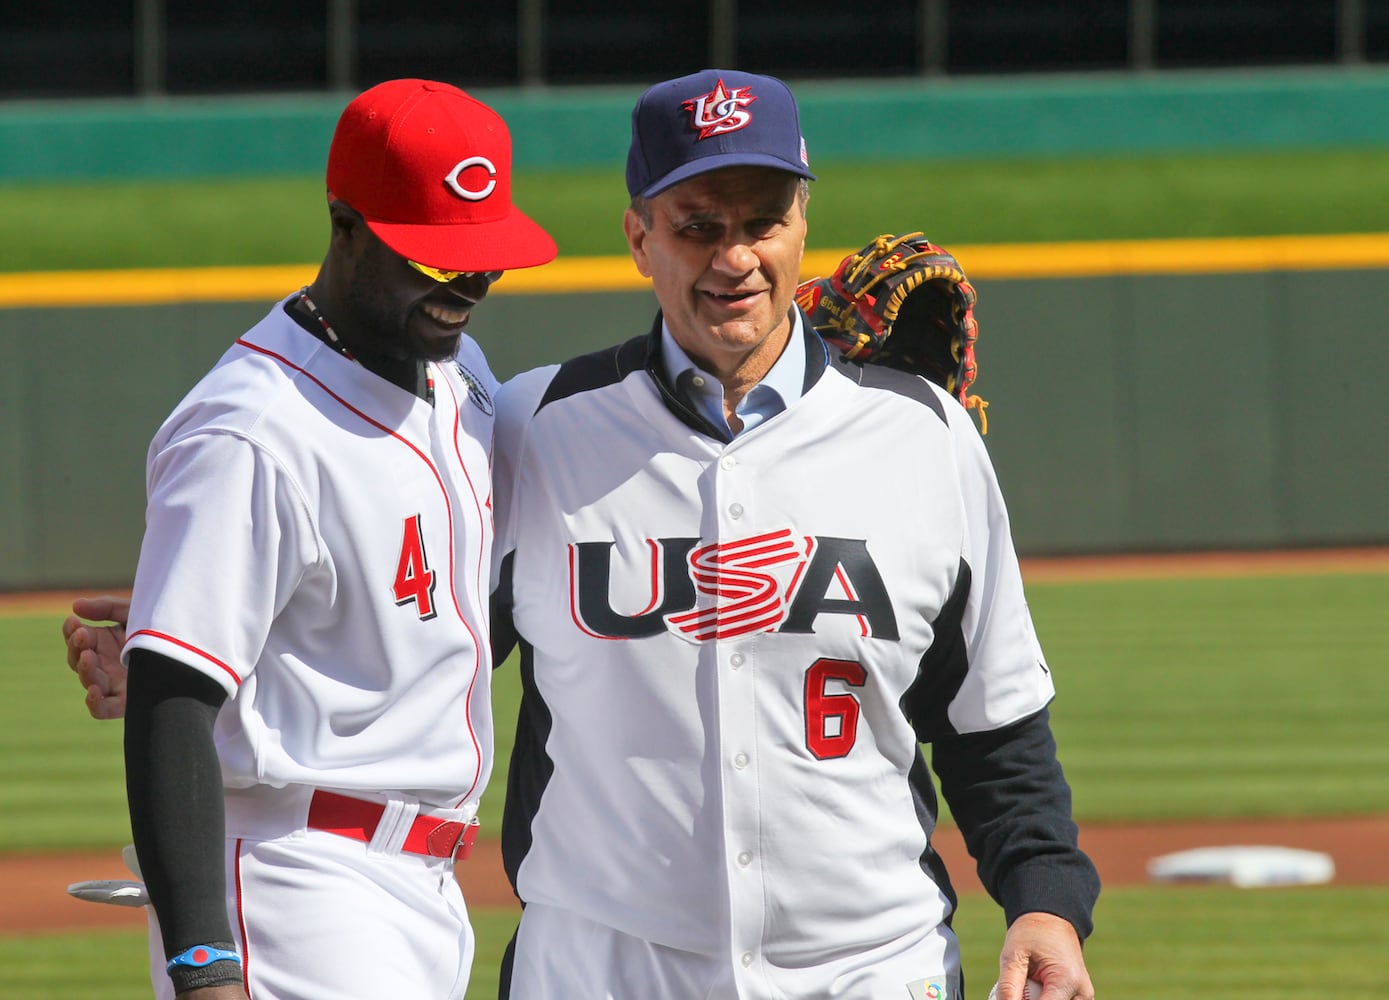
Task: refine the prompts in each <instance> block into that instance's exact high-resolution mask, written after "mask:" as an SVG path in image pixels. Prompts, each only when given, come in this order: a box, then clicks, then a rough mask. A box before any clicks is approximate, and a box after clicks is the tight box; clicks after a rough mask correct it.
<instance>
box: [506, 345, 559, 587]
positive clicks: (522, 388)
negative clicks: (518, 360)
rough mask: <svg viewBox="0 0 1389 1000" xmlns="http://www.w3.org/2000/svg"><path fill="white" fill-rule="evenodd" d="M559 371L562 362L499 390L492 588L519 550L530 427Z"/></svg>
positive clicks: (519, 376) (521, 375)
mask: <svg viewBox="0 0 1389 1000" xmlns="http://www.w3.org/2000/svg"><path fill="white" fill-rule="evenodd" d="M557 371H559V366H558V365H547V366H545V367H543V368H535V369H532V370H531V371H528V372H522V373H521V374H520V375H517V376H515V377H514V378H511V379H509V380H507V381H506V382H504V383H503V384H502V387H501V389H500V390H498V392H497V420H496V425H495V429H494V432H493V433H494V437H493V443H492V516H493V519H494V522H495V524H496V539H495V541H494V542H493V544H492V586H491V589H492V590H496V589H497V584H498V582H499V579H500V572H501V567H502V563H503V562H504V561H505V560H506V557H507V556H509V555H510V554H511V553H512V552H513V551H515V549H516V532H517V527H518V522H519V521H520V520H521V514H520V512H519V510H518V497H519V495H520V492H521V475H522V472H521V470H522V464H523V456H524V449H525V437H526V428H527V427H529V426H530V422H531V418H532V417H534V416H535V411H536V409H537V408H538V407H539V406H540V401H541V400H542V399H543V398H544V396H545V391H546V390H547V389H548V388H549V386H550V380H551V379H553V378H554V376H555V373H556V372H557Z"/></svg>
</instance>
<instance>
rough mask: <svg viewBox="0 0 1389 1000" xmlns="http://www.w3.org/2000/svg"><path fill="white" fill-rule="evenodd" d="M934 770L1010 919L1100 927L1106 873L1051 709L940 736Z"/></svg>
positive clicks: (1085, 930) (1082, 929)
mask: <svg viewBox="0 0 1389 1000" xmlns="http://www.w3.org/2000/svg"><path fill="white" fill-rule="evenodd" d="M932 769H933V770H934V771H935V772H936V775H937V776H938V777H939V778H940V785H941V794H942V795H943V796H944V797H945V800H946V801H947V802H948V803H950V811H951V814H952V815H953V816H954V818H955V822H956V823H957V824H958V825H959V827H960V832H961V833H962V834H963V835H964V839H965V845H966V846H967V847H968V848H969V853H970V855H971V856H972V857H973V858H974V859H975V861H976V863H977V866H978V872H979V880H980V881H981V882H982V883H983V884H984V888H986V889H987V890H988V891H989V894H990V895H991V896H993V898H994V900H995V901H996V902H997V903H998V904H999V905H1000V906H1002V907H1003V911H1004V915H1005V917H1006V919H1007V921H1008V923H1009V924H1011V923H1012V922H1013V921H1014V920H1016V919H1017V918H1018V917H1020V916H1021V915H1022V914H1024V913H1037V912H1041V913H1052V914H1055V915H1056V916H1058V917H1063V918H1065V919H1066V920H1069V921H1070V922H1071V924H1072V926H1074V927H1075V929H1076V933H1077V934H1078V935H1079V936H1080V939H1081V940H1082V941H1084V940H1085V939H1086V938H1087V937H1089V935H1090V932H1091V931H1092V930H1093V929H1094V922H1093V913H1094V908H1095V901H1096V899H1098V897H1099V893H1100V877H1099V873H1098V872H1096V871H1095V866H1094V864H1093V863H1092V862H1091V861H1090V859H1089V857H1087V856H1086V855H1085V853H1084V852H1083V851H1081V849H1080V847H1079V846H1078V843H1077V837H1078V830H1077V829H1076V825H1075V823H1074V821H1073V820H1072V819H1071V787H1070V785H1069V784H1067V782H1066V777H1065V775H1064V774H1063V773H1062V770H1061V764H1060V762H1059V761H1058V760H1057V756H1056V741H1055V739H1054V737H1053V736H1052V732H1051V721H1050V715H1049V713H1048V711H1047V710H1046V709H1043V710H1042V711H1040V712H1038V713H1037V714H1036V715H1032V716H1029V717H1028V718H1026V719H1023V720H1022V721H1021V722H1017V723H1014V724H1013V725H1011V726H1006V727H1004V728H1003V729H998V730H994V731H992V732H986V733H971V734H969V735H964V736H954V737H951V738H948V739H941V740H938V741H937V742H936V743H934V744H933V745H932Z"/></svg>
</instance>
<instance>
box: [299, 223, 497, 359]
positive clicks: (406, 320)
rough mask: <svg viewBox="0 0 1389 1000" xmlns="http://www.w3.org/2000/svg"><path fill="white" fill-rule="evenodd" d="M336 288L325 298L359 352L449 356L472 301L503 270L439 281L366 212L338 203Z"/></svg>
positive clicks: (337, 324) (341, 330)
mask: <svg viewBox="0 0 1389 1000" xmlns="http://www.w3.org/2000/svg"><path fill="white" fill-rule="evenodd" d="M331 212H332V222H333V243H332V247H331V250H330V254H331V255H332V257H333V259H334V262H335V265H336V266H335V267H334V268H333V271H334V274H335V277H337V278H338V279H339V280H337V281H335V282H334V287H335V289H336V292H337V294H336V295H334V296H333V299H334V301H333V303H332V305H331V306H330V305H329V304H327V303H324V306H323V308H324V311H325V313H327V315H328V317H329V319H330V321H331V322H332V323H333V324H334V328H335V329H336V330H337V331H338V333H339V335H340V336H341V337H342V338H343V340H344V341H345V342H346V344H347V346H348V348H349V349H350V350H351V351H352V352H353V353H354V354H356V355H357V356H358V357H359V358H363V359H369V358H371V357H373V356H374V357H378V358H383V359H389V360H394V361H405V360H422V361H446V360H448V359H449V358H451V357H453V356H454V355H455V354H456V353H457V352H458V342H459V339H460V337H461V336H462V334H463V330H464V328H465V327H466V326H467V324H468V319H469V317H470V316H471V314H472V310H473V307H474V306H476V305H477V304H478V303H479V302H481V301H482V300H483V299H484V298H486V297H487V290H488V287H489V285H490V284H491V282H492V281H493V280H496V279H495V275H496V272H492V273H491V274H484V273H481V272H469V273H466V274H461V275H459V276H457V277H455V278H453V279H452V280H450V281H447V282H439V281H436V280H434V278H432V277H430V276H429V275H427V274H425V273H422V272H421V271H419V270H417V269H416V268H414V267H411V266H410V262H409V261H407V260H406V259H405V258H404V257H402V256H400V255H399V254H398V253H396V252H395V251H394V250H392V249H391V248H390V247H388V246H386V244H385V243H383V242H382V241H381V240H380V238H378V237H377V236H376V235H375V234H374V233H372V232H371V230H370V229H369V228H368V227H367V225H366V223H365V222H364V220H363V219H362V217H361V216H360V215H358V214H357V213H356V212H355V211H353V210H352V209H351V208H349V207H348V206H347V205H345V204H343V203H341V202H337V203H334V205H333V206H332V209H331Z"/></svg>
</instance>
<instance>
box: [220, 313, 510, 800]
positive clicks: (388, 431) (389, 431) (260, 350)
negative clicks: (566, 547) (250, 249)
mask: <svg viewBox="0 0 1389 1000" xmlns="http://www.w3.org/2000/svg"><path fill="white" fill-rule="evenodd" d="M236 342H237V344H238V345H239V346H241V347H244V348H246V349H247V350H250V351H255V352H256V353H257V354H263V355H265V356H266V357H267V358H273V359H274V360H276V361H278V362H279V363H280V364H282V365H284V366H285V367H286V368H289V369H290V370H291V371H296V372H298V373H299V374H300V375H303V376H304V377H305V378H306V379H308V380H309V381H310V382H312V383H313V384H314V385H316V386H318V387H319V388H320V389H322V390H323V391H324V393H326V394H327V395H328V396H329V398H331V399H333V400H334V401H335V402H337V403H338V404H339V405H340V406H342V408H343V409H345V410H347V411H348V412H349V413H352V414H353V415H355V416H357V417H359V418H361V419H362V420H364V421H366V422H367V423H368V424H370V425H371V426H373V427H375V428H376V429H377V430H379V431H381V433H383V434H385V435H387V436H388V437H391V438H394V439H395V440H396V441H399V442H400V443H401V444H403V445H405V447H407V448H409V449H410V450H411V451H413V452H414V453H415V454H416V455H417V456H418V457H419V459H420V461H422V462H423V463H424V464H425V465H426V466H428V468H429V471H430V472H432V473H433V474H434V481H435V482H436V483H438V484H439V492H440V493H442V494H443V495H444V500H445V503H444V510H445V511H447V512H448V522H449V581H450V586H449V590H450V591H451V592H453V608H454V610H455V611H456V612H457V613H458V619H459V621H461V622H462V623H463V627H464V628H465V629H467V630H468V634H469V635H470V636H472V638H473V649H475V650H477V658H476V659H475V660H474V662H473V680H472V681H471V682H470V683H469V684H468V695H469V697H468V704H467V706H466V708H467V713H468V736H469V738H470V739H471V740H472V741H473V749H474V751H476V752H474V754H473V757H474V759H475V760H476V761H477V768H476V770H474V772H473V783H472V786H471V787H470V788H469V789H468V792H467V794H466V795H465V796H464V797H463V799H460V801H467V798H468V797H469V796H471V795H472V793H473V791H474V790H475V789H476V788H477V784H478V782H479V781H480V780H481V778H482V754H481V752H480V745H479V743H478V738H477V730H476V729H475V728H474V726H473V704H472V697H471V696H472V689H473V684H475V683H476V682H477V676H478V671H479V670H480V669H481V667H482V646H481V645H480V644H479V643H478V637H477V633H476V632H474V631H473V627H472V625H471V624H469V622H468V619H467V618H465V617H464V616H463V609H462V608H460V607H459V606H458V593H457V589H456V588H455V587H453V586H452V581H453V579H454V577H453V551H454V548H455V545H454V534H455V533H454V528H453V505H452V504H451V503H448V502H447V501H448V495H449V494H448V489H447V488H445V486H444V479H443V477H442V476H441V475H439V470H438V468H436V467H435V465H434V463H433V462H432V461H430V458H429V456H428V455H426V454H425V453H424V452H422V451H420V450H419V449H418V448H416V447H415V445H414V444H413V443H411V442H410V441H407V440H406V439H405V438H404V437H402V436H401V435H400V434H399V433H397V432H396V431H395V430H394V429H393V428H390V427H387V426H386V425H385V424H383V423H381V422H380V421H379V420H376V419H374V418H373V417H370V416H368V415H367V414H365V413H363V412H362V411H361V410H359V409H357V407H355V406H353V405H352V404H351V403H349V402H348V401H347V400H345V399H343V398H342V397H341V396H339V395H338V394H337V393H336V392H334V391H333V390H332V389H329V388H328V387H327V386H326V385H324V384H323V381H322V380H321V379H319V378H317V377H316V376H314V375H311V374H310V373H309V372H307V371H305V370H304V369H303V368H301V367H300V366H299V365H297V364H295V363H294V362H293V361H290V360H289V359H288V358H286V357H285V356H284V355H282V354H278V353H276V352H275V351H272V350H270V349H268V348H265V347H261V346H260V345H258V344H253V343H251V342H250V341H249V340H247V339H246V338H244V337H241V338H238V339H237V341H236ZM445 384H446V385H447V384H448V380H447V379H446V380H445ZM450 391H452V390H450ZM457 403H458V400H457V398H455V399H454V414H455V416H454V420H455V442H454V447H455V449H456V448H457V440H456V438H457V434H456V429H457V424H456V422H457V420H458V417H457V413H458V406H457ZM460 461H461V456H460ZM474 499H475V500H476V489H474Z"/></svg>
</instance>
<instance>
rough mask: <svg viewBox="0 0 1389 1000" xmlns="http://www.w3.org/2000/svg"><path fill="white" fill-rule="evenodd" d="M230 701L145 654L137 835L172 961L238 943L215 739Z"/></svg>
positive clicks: (135, 717) (133, 785) (136, 745)
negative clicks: (230, 908)
mask: <svg viewBox="0 0 1389 1000" xmlns="http://www.w3.org/2000/svg"><path fill="white" fill-rule="evenodd" d="M224 701H226V692H225V691H223V690H222V688H221V687H220V686H219V685H218V684H217V682H216V681H214V680H212V679H211V678H210V677H207V676H206V675H204V674H202V673H200V672H199V671H197V670H195V669H193V668H192V667H190V666H188V665H187V664H184V663H180V662H179V661H177V660H173V659H170V658H169V657H167V656H162V655H160V654H158V653H152V652H149V651H148V650H143V649H137V650H134V651H133V652H132V653H131V654H130V674H129V680H128V682H127V688H126V712H125V774H126V777H125V784H126V797H127V800H128V801H129V804H130V829H131V832H132V833H133V834H134V837H135V851H136V853H137V854H138V856H139V859H140V870H141V872H142V874H143V876H144V879H145V884H146V886H147V887H148V889H149V895H150V902H151V903H152V904H153V906H154V910H155V913H157V914H158V915H159V928H160V931H161V932H162V934H163V938H164V951H165V954H166V956H167V957H173V956H174V955H177V954H178V953H180V952H182V951H184V950H185V949H187V948H190V947H192V946H193V945H197V944H218V943H219V942H229V941H231V940H232V936H231V925H230V923H229V921H228V918H227V907H226V876H225V868H224V862H223V844H224V840H225V823H224V815H223V805H222V771H221V765H220V763H219V762H218V759H217V748H216V745H215V744H214V742H213V738H212V727H213V723H214V722H215V721H216V719H217V711H218V709H219V708H220V707H221V706H222V703H223V702H224Z"/></svg>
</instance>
